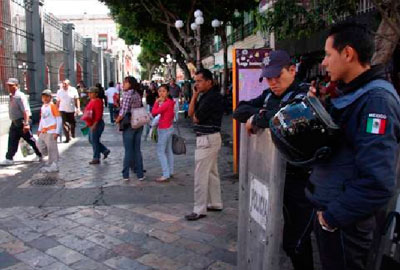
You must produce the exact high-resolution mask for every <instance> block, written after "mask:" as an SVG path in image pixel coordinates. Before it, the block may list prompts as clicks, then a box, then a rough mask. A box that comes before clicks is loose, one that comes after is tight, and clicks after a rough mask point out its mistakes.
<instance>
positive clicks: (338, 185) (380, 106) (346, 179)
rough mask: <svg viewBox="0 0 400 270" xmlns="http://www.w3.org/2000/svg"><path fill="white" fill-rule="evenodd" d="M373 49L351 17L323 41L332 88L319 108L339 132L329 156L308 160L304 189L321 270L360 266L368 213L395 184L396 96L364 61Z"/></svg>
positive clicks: (399, 130)
mask: <svg viewBox="0 0 400 270" xmlns="http://www.w3.org/2000/svg"><path fill="white" fill-rule="evenodd" d="M374 51H375V48H374V38H373V35H372V34H371V32H370V31H369V30H368V29H366V27H365V26H363V25H360V24H357V23H354V22H351V23H342V24H338V25H335V26H333V27H332V28H331V30H330V31H329V34H328V38H327V40H326V42H325V58H324V60H323V62H322V65H323V66H325V67H326V70H327V72H328V73H329V75H330V76H331V79H332V80H333V81H338V82H339V87H338V88H339V89H338V90H339V93H340V95H339V97H337V98H332V99H331V100H328V101H327V103H326V106H325V107H326V108H327V110H328V112H329V113H330V115H331V116H332V118H333V120H334V122H335V123H336V124H337V125H338V126H339V127H340V129H341V136H340V142H339V144H338V146H337V147H336V148H334V149H333V152H332V154H331V156H330V157H329V158H328V159H327V160H326V161H320V162H318V163H317V164H315V165H313V171H312V174H311V177H310V181H311V183H312V185H311V186H310V187H309V188H308V189H307V191H306V195H307V197H308V198H309V199H310V200H311V201H312V203H313V205H314V207H315V209H316V210H317V216H316V220H315V224H314V232H315V235H316V238H317V242H318V247H319V251H320V257H321V263H322V267H323V269H324V270H331V269H332V270H342V269H344V270H360V269H366V262H367V257H368V254H369V251H370V248H371V242H372V238H373V231H374V228H375V224H376V220H375V213H376V211H378V210H379V209H381V208H382V207H385V205H386V204H387V203H388V202H389V200H390V199H391V197H392V196H393V194H394V191H395V187H396V165H397V161H398V153H399V151H398V150H399V140H400V99H399V97H398V95H397V93H396V91H395V89H394V88H393V86H392V84H391V83H389V82H388V81H386V79H385V73H384V69H383V68H382V67H380V66H372V65H371V58H372V55H373V53H374ZM310 95H315V89H311V91H310Z"/></svg>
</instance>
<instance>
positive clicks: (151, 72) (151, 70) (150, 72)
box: [148, 65, 156, 81]
mask: <svg viewBox="0 0 400 270" xmlns="http://www.w3.org/2000/svg"><path fill="white" fill-rule="evenodd" d="M155 69H156V65H151V67H150V69H148V72H149V81H151V76H152V74H153V72H154V70H155Z"/></svg>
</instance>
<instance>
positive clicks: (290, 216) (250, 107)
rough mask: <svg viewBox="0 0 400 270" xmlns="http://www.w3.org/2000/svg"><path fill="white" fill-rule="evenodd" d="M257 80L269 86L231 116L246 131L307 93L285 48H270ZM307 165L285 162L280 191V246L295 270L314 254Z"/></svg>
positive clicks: (308, 266)
mask: <svg viewBox="0 0 400 270" xmlns="http://www.w3.org/2000/svg"><path fill="white" fill-rule="evenodd" d="M267 57H268V58H267V59H266V60H267V61H265V62H267V63H268V65H266V66H265V67H264V68H263V70H262V72H261V76H260V80H263V79H264V78H266V82H267V83H268V86H269V87H268V89H266V90H264V91H263V92H262V94H261V95H259V96H258V97H256V98H255V99H252V100H249V101H241V102H240V103H239V104H238V106H237V108H236V110H235V112H234V114H233V117H234V118H235V119H237V120H239V121H240V122H242V123H246V130H247V132H248V134H254V133H256V132H257V130H258V129H265V128H269V120H270V118H271V117H273V116H274V115H275V114H276V113H277V112H278V110H279V109H280V107H281V105H282V104H284V103H285V102H287V101H288V100H291V99H292V98H294V97H295V96H297V95H299V94H303V95H306V94H307V91H308V85H305V84H299V83H298V82H296V81H295V76H296V67H295V65H294V64H292V63H291V60H290V56H289V54H288V53H287V52H286V51H283V50H278V51H272V52H271V53H270V54H269V55H268V56H267ZM309 171H310V169H309V168H302V167H298V166H294V165H291V164H289V163H288V164H287V165H286V176H285V188H284V193H283V205H284V207H283V216H284V221H285V223H284V227H283V249H284V251H285V252H286V254H287V255H288V256H289V257H290V259H291V261H292V264H293V268H294V269H295V270H303V269H307V270H312V269H314V266H313V254H312V245H311V237H310V233H311V230H312V219H313V217H314V216H313V206H312V204H311V203H310V202H309V201H308V199H307V198H306V196H305V193H304V189H305V187H306V186H307V183H308V179H309V177H310V173H309Z"/></svg>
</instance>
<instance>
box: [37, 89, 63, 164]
mask: <svg viewBox="0 0 400 270" xmlns="http://www.w3.org/2000/svg"><path fill="white" fill-rule="evenodd" d="M42 102H43V105H42V108H41V109H40V122H39V128H38V136H39V140H38V147H39V149H40V152H41V153H42V154H43V155H44V156H47V155H48V156H49V159H48V162H47V164H48V166H46V167H43V168H42V169H41V171H42V172H58V159H59V154H58V146H57V138H58V136H60V134H61V130H62V118H61V114H60V112H59V110H58V108H57V106H56V105H55V104H54V103H53V101H52V93H51V90H49V89H46V90H44V91H43V92H42Z"/></svg>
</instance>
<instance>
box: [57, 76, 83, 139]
mask: <svg viewBox="0 0 400 270" xmlns="http://www.w3.org/2000/svg"><path fill="white" fill-rule="evenodd" d="M57 107H58V109H59V111H60V113H61V117H62V121H63V131H64V135H65V141H64V142H65V143H68V142H69V141H70V140H71V138H75V126H76V121H75V115H77V114H79V113H80V100H79V95H78V91H77V90H76V88H75V87H72V86H71V85H70V81H69V80H64V81H63V82H62V86H61V89H60V90H58V91H57Z"/></svg>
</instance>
